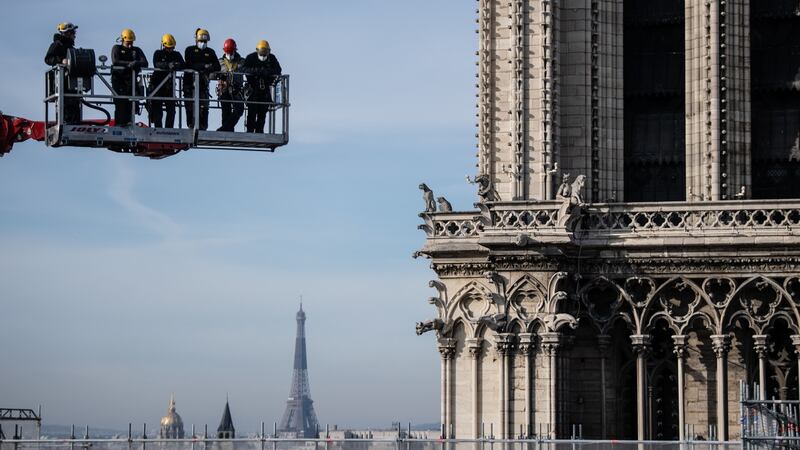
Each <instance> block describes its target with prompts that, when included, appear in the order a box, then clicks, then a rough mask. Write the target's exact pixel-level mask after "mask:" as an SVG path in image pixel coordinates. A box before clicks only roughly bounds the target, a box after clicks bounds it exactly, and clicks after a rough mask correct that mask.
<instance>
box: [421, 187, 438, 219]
mask: <svg viewBox="0 0 800 450" xmlns="http://www.w3.org/2000/svg"><path fill="white" fill-rule="evenodd" d="M419 188H420V190H422V199H423V200H424V201H425V212H426V213H432V212H436V200H434V197H433V191H432V190H431V188H429V187H428V185H427V184H425V183H421V184H420V185H419Z"/></svg>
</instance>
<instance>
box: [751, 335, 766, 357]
mask: <svg viewBox="0 0 800 450" xmlns="http://www.w3.org/2000/svg"><path fill="white" fill-rule="evenodd" d="M753 350H755V351H756V354H757V355H758V357H759V358H766V357H767V335H766V334H754V335H753Z"/></svg>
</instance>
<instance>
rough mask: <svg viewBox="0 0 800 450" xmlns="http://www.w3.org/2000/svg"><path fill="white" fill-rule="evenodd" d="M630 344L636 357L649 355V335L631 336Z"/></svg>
mask: <svg viewBox="0 0 800 450" xmlns="http://www.w3.org/2000/svg"><path fill="white" fill-rule="evenodd" d="M631 344H632V345H633V353H634V354H635V355H636V356H643V357H647V354H648V353H650V335H649V334H632V335H631Z"/></svg>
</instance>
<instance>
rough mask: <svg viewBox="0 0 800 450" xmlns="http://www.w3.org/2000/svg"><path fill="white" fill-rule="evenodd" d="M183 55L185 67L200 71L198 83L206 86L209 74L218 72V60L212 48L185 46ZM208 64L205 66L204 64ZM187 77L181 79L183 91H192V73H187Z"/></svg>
mask: <svg viewBox="0 0 800 450" xmlns="http://www.w3.org/2000/svg"><path fill="white" fill-rule="evenodd" d="M183 56H184V57H185V58H186V68H187V69H192V70H196V71H198V72H200V85H201V86H206V88H207V87H208V79H209V76H210V75H211V74H212V73H214V72H219V69H220V67H219V60H218V59H217V54H216V53H215V52H214V49H212V48H209V47H206V48H204V49H202V50H201V49H200V47H198V46H196V45H190V46H189V47H186V51H185V52H184V54H183ZM207 65H208V66H209V67H208V68H206V66H207ZM185 76H186V77H187V79H185V80H184V81H183V90H184V92H194V81H193V80H194V74H192V73H187V74H186V75H185Z"/></svg>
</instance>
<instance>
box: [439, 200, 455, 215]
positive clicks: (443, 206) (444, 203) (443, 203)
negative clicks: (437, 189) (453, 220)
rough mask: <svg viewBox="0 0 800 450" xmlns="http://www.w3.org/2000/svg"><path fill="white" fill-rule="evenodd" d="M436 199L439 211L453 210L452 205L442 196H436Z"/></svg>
mask: <svg viewBox="0 0 800 450" xmlns="http://www.w3.org/2000/svg"><path fill="white" fill-rule="evenodd" d="M436 201H437V202H439V211H441V212H453V205H451V204H450V202H448V201H447V199H446V198H444V197H437V198H436Z"/></svg>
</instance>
